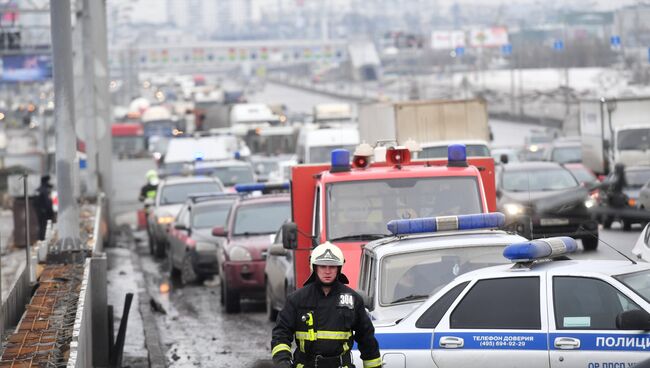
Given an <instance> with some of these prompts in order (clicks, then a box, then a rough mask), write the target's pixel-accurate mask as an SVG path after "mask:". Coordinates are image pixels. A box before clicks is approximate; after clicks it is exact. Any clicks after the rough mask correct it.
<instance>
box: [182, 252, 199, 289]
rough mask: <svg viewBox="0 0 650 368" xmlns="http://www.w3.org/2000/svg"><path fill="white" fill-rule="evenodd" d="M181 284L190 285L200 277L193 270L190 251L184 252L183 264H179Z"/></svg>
mask: <svg viewBox="0 0 650 368" xmlns="http://www.w3.org/2000/svg"><path fill="white" fill-rule="evenodd" d="M180 274H181V284H182V285H183V286H185V285H191V284H196V283H198V282H199V281H200V280H201V277H200V276H199V275H198V274H197V273H196V271H194V265H192V256H191V255H190V253H186V254H185V257H183V265H182V266H181V271H180Z"/></svg>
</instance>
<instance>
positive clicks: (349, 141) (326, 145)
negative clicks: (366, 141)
mask: <svg viewBox="0 0 650 368" xmlns="http://www.w3.org/2000/svg"><path fill="white" fill-rule="evenodd" d="M357 145H359V130H358V129H357V128H356V127H320V128H319V127H318V126H314V125H307V126H304V127H303V128H302V129H301V131H300V135H299V136H298V145H297V148H296V154H297V156H298V162H299V163H324V162H330V153H331V152H332V150H334V149H337V148H343V149H346V150H348V151H350V157H352V153H353V152H354V150H355V148H356V147H357Z"/></svg>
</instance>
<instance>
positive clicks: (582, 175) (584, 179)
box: [569, 167, 598, 183]
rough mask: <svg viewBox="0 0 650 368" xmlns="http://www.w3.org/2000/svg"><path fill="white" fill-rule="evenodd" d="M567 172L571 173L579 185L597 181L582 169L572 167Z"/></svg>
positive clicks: (587, 171) (592, 175)
mask: <svg viewBox="0 0 650 368" xmlns="http://www.w3.org/2000/svg"><path fill="white" fill-rule="evenodd" d="M569 171H571V173H572V174H573V176H575V177H576V179H578V181H579V182H581V183H594V182H597V181H598V178H596V176H595V175H594V174H592V173H591V171H589V170H587V169H585V168H584V167H574V168H571V169H569Z"/></svg>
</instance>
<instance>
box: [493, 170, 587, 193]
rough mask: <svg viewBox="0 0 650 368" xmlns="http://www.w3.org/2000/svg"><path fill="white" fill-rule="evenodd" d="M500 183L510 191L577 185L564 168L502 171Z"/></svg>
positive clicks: (531, 190)
mask: <svg viewBox="0 0 650 368" xmlns="http://www.w3.org/2000/svg"><path fill="white" fill-rule="evenodd" d="M502 185H503V190H507V191H510V192H528V191H530V192H541V191H550V190H564V189H569V188H573V187H577V186H578V182H577V181H576V179H575V178H574V177H573V175H571V173H570V172H569V171H567V170H564V169H550V170H545V169H530V170H516V171H506V172H504V173H503V179H502Z"/></svg>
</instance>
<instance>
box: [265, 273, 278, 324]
mask: <svg viewBox="0 0 650 368" xmlns="http://www.w3.org/2000/svg"><path fill="white" fill-rule="evenodd" d="M266 318H268V319H269V321H271V322H275V320H276V319H277V318H278V311H277V310H275V308H273V300H272V299H271V284H269V282H268V281H267V282H266Z"/></svg>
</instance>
